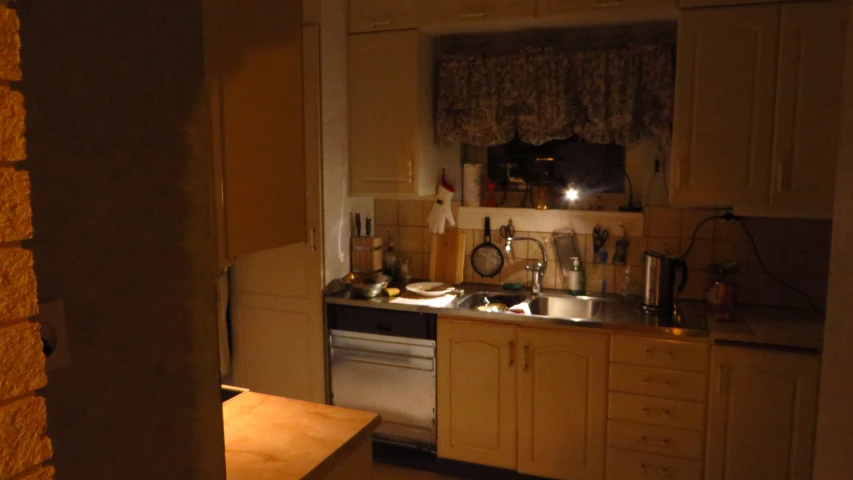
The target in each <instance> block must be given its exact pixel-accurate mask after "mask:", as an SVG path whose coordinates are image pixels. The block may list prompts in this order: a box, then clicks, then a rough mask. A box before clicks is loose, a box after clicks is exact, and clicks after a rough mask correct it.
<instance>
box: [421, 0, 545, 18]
mask: <svg viewBox="0 0 853 480" xmlns="http://www.w3.org/2000/svg"><path fill="white" fill-rule="evenodd" d="M423 5H424V11H423V14H422V17H423V18H424V19H425V21H426V22H428V23H458V22H465V21H477V20H484V19H487V18H510V17H532V16H534V15H536V3H535V0H425V1H424V2H423Z"/></svg>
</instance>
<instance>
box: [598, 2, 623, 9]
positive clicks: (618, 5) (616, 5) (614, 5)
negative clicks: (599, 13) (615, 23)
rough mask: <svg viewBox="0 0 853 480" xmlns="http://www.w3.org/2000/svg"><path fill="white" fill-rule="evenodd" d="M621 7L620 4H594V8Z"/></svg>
mask: <svg viewBox="0 0 853 480" xmlns="http://www.w3.org/2000/svg"><path fill="white" fill-rule="evenodd" d="M621 6H622V2H603V3H596V4H595V6H594V8H616V7H621Z"/></svg>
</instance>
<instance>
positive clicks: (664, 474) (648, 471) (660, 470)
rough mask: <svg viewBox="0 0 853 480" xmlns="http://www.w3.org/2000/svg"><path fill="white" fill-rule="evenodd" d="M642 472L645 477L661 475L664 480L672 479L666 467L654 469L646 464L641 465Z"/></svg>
mask: <svg viewBox="0 0 853 480" xmlns="http://www.w3.org/2000/svg"><path fill="white" fill-rule="evenodd" d="M640 470H641V471H642V472H643V474H644V475H659V476H661V477H664V478H670V477H671V476H672V475H671V474H670V472H669V469H668V468H666V467H652V466H649V465H646V464H645V463H641V464H640Z"/></svg>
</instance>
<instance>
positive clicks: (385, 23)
mask: <svg viewBox="0 0 853 480" xmlns="http://www.w3.org/2000/svg"><path fill="white" fill-rule="evenodd" d="M391 23H392V22H391V20H383V21H380V22H370V27H371V28H376V27H387V26H388V25H391Z"/></svg>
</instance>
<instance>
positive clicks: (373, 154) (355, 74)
mask: <svg viewBox="0 0 853 480" xmlns="http://www.w3.org/2000/svg"><path fill="white" fill-rule="evenodd" d="M419 37H420V32H418V31H417V30H400V31H392V32H377V33H364V34H358V35H350V37H349V48H350V52H349V53H350V54H349V105H350V187H351V193H352V194H353V195H373V194H414V193H417V185H416V183H415V179H414V174H415V161H416V159H415V155H416V152H417V148H418V147H417V138H416V136H417V133H418V120H417V119H418V59H419V56H418V55H419V49H418V47H419V44H418V42H419Z"/></svg>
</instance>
